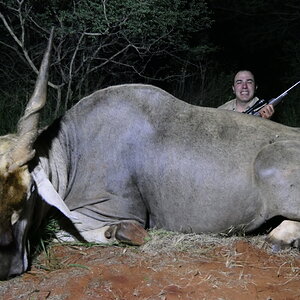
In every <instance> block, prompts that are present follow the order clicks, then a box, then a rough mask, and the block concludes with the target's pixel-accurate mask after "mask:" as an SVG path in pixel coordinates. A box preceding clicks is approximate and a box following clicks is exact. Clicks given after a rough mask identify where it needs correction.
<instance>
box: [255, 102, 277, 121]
mask: <svg viewBox="0 0 300 300" xmlns="http://www.w3.org/2000/svg"><path fill="white" fill-rule="evenodd" d="M258 112H259V114H260V116H261V117H262V118H265V119H270V118H271V117H272V116H273V114H274V107H273V105H272V104H267V105H265V106H264V107H263V108H261V109H260V110H259V111H258Z"/></svg>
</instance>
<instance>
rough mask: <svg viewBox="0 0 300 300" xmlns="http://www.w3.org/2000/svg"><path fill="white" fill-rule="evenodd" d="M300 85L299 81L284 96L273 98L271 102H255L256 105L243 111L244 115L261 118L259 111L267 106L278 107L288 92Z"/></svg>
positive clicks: (262, 100)
mask: <svg viewBox="0 0 300 300" xmlns="http://www.w3.org/2000/svg"><path fill="white" fill-rule="evenodd" d="M299 83H300V81H298V82H297V83H295V84H294V85H293V86H291V87H290V88H288V89H287V90H286V91H284V92H283V93H282V94H280V95H279V96H278V97H276V98H272V99H271V100H264V99H261V100H258V101H257V102H255V104H254V105H252V106H251V107H249V108H248V109H247V110H245V111H243V113H244V114H248V115H253V116H259V112H258V111H259V110H260V109H261V108H262V107H263V106H265V105H266V104H273V106H276V105H277V104H278V103H279V102H281V100H282V98H284V97H285V96H286V95H287V94H288V92H289V91H290V90H291V89H293V88H294V87H296V86H297V85H298V84H299Z"/></svg>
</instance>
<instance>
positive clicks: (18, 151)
mask: <svg viewBox="0 0 300 300" xmlns="http://www.w3.org/2000/svg"><path fill="white" fill-rule="evenodd" d="M53 31H54V30H53V28H52V30H51V34H50V37H49V41H48V46H47V50H46V52H45V54H44V57H43V61H42V63H41V67H40V70H39V74H38V78H37V81H36V84H35V88H34V92H33V94H32V96H31V98H30V100H29V101H28V104H27V106H26V109H25V112H24V115H23V116H22V117H21V119H20V120H19V122H18V131H17V142H16V143H15V144H14V146H13V149H11V151H10V154H9V156H10V159H9V164H8V171H9V172H13V171H14V170H15V169H16V168H18V167H21V166H23V165H24V164H26V163H27V162H28V161H30V160H31V159H32V158H33V156H34V154H35V150H34V149H33V143H34V142H35V140H36V138H37V135H38V122H39V114H40V110H41V109H42V108H43V107H44V105H45V103H46V97H47V85H48V69H49V61H50V52H51V48H52V41H53Z"/></svg>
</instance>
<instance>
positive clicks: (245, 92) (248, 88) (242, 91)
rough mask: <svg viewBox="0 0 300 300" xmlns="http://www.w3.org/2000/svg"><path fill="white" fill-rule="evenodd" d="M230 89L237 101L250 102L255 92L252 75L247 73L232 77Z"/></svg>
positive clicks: (243, 72) (242, 72)
mask: <svg viewBox="0 0 300 300" xmlns="http://www.w3.org/2000/svg"><path fill="white" fill-rule="evenodd" d="M232 89H233V92H234V94H235V96H236V99H237V100H239V101H242V102H249V101H251V100H252V99H253V98H254V94H255V90H256V85H255V81H254V76H253V74H252V73H251V72H249V71H240V72H238V73H237V74H236V75H235V77H234V83H233V86H232Z"/></svg>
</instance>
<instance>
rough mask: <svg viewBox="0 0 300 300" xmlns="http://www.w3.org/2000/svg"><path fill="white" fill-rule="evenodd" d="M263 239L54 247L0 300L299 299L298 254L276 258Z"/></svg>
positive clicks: (157, 238) (172, 237) (161, 237)
mask: <svg viewBox="0 0 300 300" xmlns="http://www.w3.org/2000/svg"><path fill="white" fill-rule="evenodd" d="M263 238H264V237H253V238H220V237H211V236H209V237H208V236H206V235H183V234H169V233H165V232H161V233H155V234H154V235H152V240H151V241H150V242H148V243H147V244H146V245H144V246H142V247H139V248H138V247H125V246H124V247H122V246H116V245H110V246H99V245H92V246H88V247H86V246H84V245H80V244H67V245H66V244H65V245H59V244H54V245H52V246H50V247H49V248H48V249H47V251H44V252H42V253H41V254H40V255H39V256H38V257H37V258H36V259H35V261H34V262H33V266H32V268H31V270H30V271H29V272H27V273H26V274H24V275H22V276H19V277H16V278H13V279H11V280H8V281H3V282H0V299H30V300H34V299H53V300H54V299H57V300H58V299H70V300H76V299H91V300H92V299H93V300H94V299H105V300H110V299H113V300H130V299H137V300H139V299H149V300H150V299H151V300H173V299H206V300H209V299H214V300H215V299H216V300H225V299H226V300H235V299H236V300H241V299H247V300H248V299H249V300H251V299H262V300H294V299H300V255H299V251H298V250H285V251H282V252H280V253H272V252H271V251H270V249H269V248H268V246H267V245H266V244H265V243H264V239H263Z"/></svg>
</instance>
